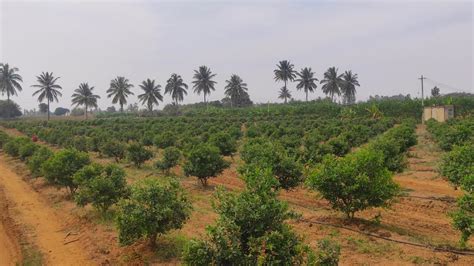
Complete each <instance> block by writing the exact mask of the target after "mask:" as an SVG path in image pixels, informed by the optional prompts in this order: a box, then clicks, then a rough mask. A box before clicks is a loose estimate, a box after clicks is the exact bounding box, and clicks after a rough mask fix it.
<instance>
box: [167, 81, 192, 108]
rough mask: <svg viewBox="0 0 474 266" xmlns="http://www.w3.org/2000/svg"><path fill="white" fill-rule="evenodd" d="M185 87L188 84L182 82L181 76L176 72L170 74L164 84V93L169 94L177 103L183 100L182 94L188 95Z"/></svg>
mask: <svg viewBox="0 0 474 266" xmlns="http://www.w3.org/2000/svg"><path fill="white" fill-rule="evenodd" d="M187 89H188V85H187V84H186V83H184V82H183V78H181V76H180V75H178V74H172V75H171V77H170V78H169V79H168V83H167V84H166V87H165V94H166V93H169V94H171V99H173V101H174V102H175V104H176V105H177V104H178V102H182V101H183V99H184V95H188V92H187V91H186V90H187Z"/></svg>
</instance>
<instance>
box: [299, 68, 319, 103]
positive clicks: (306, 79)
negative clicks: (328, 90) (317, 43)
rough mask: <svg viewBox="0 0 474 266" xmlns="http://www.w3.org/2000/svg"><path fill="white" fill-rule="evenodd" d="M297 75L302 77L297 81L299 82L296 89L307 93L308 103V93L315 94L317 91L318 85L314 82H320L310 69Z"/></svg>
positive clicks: (302, 70)
mask: <svg viewBox="0 0 474 266" xmlns="http://www.w3.org/2000/svg"><path fill="white" fill-rule="evenodd" d="M296 74H297V75H298V76H299V77H300V78H299V79H296V80H295V81H297V82H298V85H296V88H297V89H298V90H301V89H303V90H304V92H305V93H306V101H308V92H314V90H316V88H317V87H318V85H316V83H314V82H315V81H318V79H317V78H315V77H314V72H313V71H311V68H308V67H305V68H303V69H301V72H300V73H296Z"/></svg>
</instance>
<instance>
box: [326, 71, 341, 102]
mask: <svg viewBox="0 0 474 266" xmlns="http://www.w3.org/2000/svg"><path fill="white" fill-rule="evenodd" d="M337 70H338V69H337V68H335V67H330V68H328V70H326V72H325V73H324V79H323V80H321V84H323V86H322V87H321V89H322V90H323V92H324V93H325V94H326V95H328V94H329V95H330V96H331V100H332V101H334V95H335V94H337V95H341V86H342V84H343V83H344V80H343V79H342V74H341V75H338V74H337Z"/></svg>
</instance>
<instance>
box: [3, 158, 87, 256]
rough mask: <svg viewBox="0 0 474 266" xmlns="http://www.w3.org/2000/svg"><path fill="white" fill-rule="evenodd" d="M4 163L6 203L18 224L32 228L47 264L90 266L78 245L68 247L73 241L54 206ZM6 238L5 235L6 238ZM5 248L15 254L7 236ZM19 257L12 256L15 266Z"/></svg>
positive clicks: (4, 243)
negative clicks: (69, 237)
mask: <svg viewBox="0 0 474 266" xmlns="http://www.w3.org/2000/svg"><path fill="white" fill-rule="evenodd" d="M0 159H1V163H0V173H1V174H0V183H1V184H2V186H3V188H4V189H3V193H4V196H5V199H6V200H7V201H8V202H9V205H11V206H9V212H10V213H11V214H12V215H14V219H15V220H16V222H17V223H19V224H21V225H24V226H28V227H31V228H32V231H34V234H35V242H36V243H37V244H38V246H39V248H40V249H41V250H42V251H43V253H44V255H45V262H46V263H47V264H49V265H89V264H91V263H90V261H89V260H88V256H87V255H86V254H84V252H83V250H82V248H81V245H80V244H79V243H78V242H72V243H69V244H65V242H67V241H70V240H73V239H72V238H71V239H68V238H67V237H66V234H67V232H64V227H63V224H62V223H61V221H62V219H61V218H60V217H58V216H57V215H56V211H55V210H54V209H52V208H51V205H50V204H48V203H47V202H45V200H44V199H43V198H42V197H40V195H38V193H36V192H35V191H34V190H33V189H32V188H31V186H30V185H29V184H28V183H26V182H25V181H23V179H22V178H21V177H20V176H18V175H17V174H16V173H14V172H13V171H12V170H11V169H10V168H9V167H7V166H6V164H5V158H4V157H3V156H2V157H1V158H0ZM2 235H3V234H2ZM0 240H2V241H1V243H0V245H1V246H6V248H5V250H10V251H14V250H15V248H14V247H11V245H10V244H11V243H12V242H11V241H7V242H5V239H4V236H2V237H1V238H0ZM16 256H17V255H16V254H14V253H13V254H8V255H7V257H10V258H11V259H10V261H7V263H6V264H11V262H13V261H14V260H15V258H16Z"/></svg>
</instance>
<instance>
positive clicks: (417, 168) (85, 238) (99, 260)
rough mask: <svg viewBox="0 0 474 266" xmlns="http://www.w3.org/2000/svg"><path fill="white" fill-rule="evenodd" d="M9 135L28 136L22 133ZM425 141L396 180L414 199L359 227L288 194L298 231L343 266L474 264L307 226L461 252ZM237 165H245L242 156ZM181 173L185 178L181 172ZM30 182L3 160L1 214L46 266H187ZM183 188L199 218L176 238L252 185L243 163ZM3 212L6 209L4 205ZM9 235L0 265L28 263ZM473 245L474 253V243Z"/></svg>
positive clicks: (450, 198)
mask: <svg viewBox="0 0 474 266" xmlns="http://www.w3.org/2000/svg"><path fill="white" fill-rule="evenodd" d="M9 133H10V134H15V135H18V134H21V133H19V132H16V131H14V130H10V132H9ZM417 134H418V142H419V143H418V145H416V146H415V147H413V148H412V149H411V150H410V155H411V156H410V158H409V165H408V169H407V170H406V171H405V172H403V173H400V174H398V175H396V176H395V180H396V181H397V182H398V183H399V184H400V185H401V186H402V188H403V189H404V190H405V194H406V196H405V197H401V198H400V199H399V200H398V202H396V203H395V204H394V205H393V206H392V207H391V208H390V209H373V210H368V211H364V212H362V213H359V214H357V215H356V216H357V217H358V219H357V220H356V221H355V222H354V223H351V224H347V223H346V222H345V221H344V219H343V216H342V215H340V214H339V213H337V212H334V211H332V210H331V209H330V206H329V204H328V203H327V202H326V201H325V200H323V199H319V198H318V197H317V194H316V193H314V192H312V191H309V190H307V189H304V188H298V189H296V190H294V191H291V192H282V195H281V198H282V199H283V200H286V201H288V202H289V203H290V206H291V208H293V209H295V210H297V211H298V212H300V213H301V214H302V216H303V219H304V220H300V221H292V222H291V224H292V225H293V226H294V227H295V229H296V230H297V232H298V233H299V234H300V235H302V236H303V237H304V239H305V241H306V242H307V243H308V244H309V245H310V246H311V247H313V248H315V249H316V247H317V241H318V240H320V239H323V238H325V237H328V236H329V237H331V238H333V239H335V240H336V241H337V242H339V243H340V245H341V261H340V263H341V265H410V264H422V265H474V256H465V255H455V254H452V253H448V252H436V251H433V250H431V249H427V248H422V247H413V246H408V245H404V244H398V243H394V242H389V241H386V240H382V239H379V238H374V237H370V236H365V235H363V234H359V233H356V232H351V231H348V230H345V229H341V228H335V227H331V226H326V225H312V224H310V223H308V222H307V221H316V222H325V223H332V224H336V225H342V226H346V227H349V228H351V229H356V230H360V231H364V232H370V233H373V234H376V235H380V236H384V237H388V238H392V239H397V240H402V241H408V242H415V243H423V244H437V245H446V244H449V245H451V246H455V245H456V244H457V242H458V240H459V233H458V232H457V231H456V230H453V229H452V227H451V224H450V219H449V217H448V216H447V214H448V213H449V212H450V211H451V210H453V209H454V208H455V202H454V201H455V198H456V197H458V196H459V195H460V194H461V193H460V191H456V190H454V189H453V188H452V187H451V186H450V185H449V184H448V183H447V182H446V181H445V180H443V179H442V178H441V177H440V176H439V175H438V173H437V172H436V168H437V164H438V162H439V159H440V157H441V155H442V153H441V152H440V151H439V150H438V149H437V148H436V145H434V143H433V142H432V141H431V140H430V139H429V136H428V134H427V132H426V129H425V128H424V127H423V126H419V127H418V128H417ZM95 160H97V159H96V158H95ZM100 161H101V162H108V161H109V160H107V159H100ZM235 162H238V157H237V158H235ZM123 166H124V167H126V168H125V169H126V171H127V173H128V176H129V177H131V178H130V180H129V181H130V182H132V181H135V180H137V179H140V178H142V177H145V176H149V175H150V174H151V173H153V172H152V171H153V170H151V168H150V167H149V165H146V166H144V167H143V169H140V170H137V169H134V168H133V167H128V166H127V165H123ZM174 170H175V172H176V173H178V174H179V173H181V171H180V169H178V168H177V169H174ZM27 175H28V172H27V170H26V169H25V168H24V166H23V163H21V162H18V161H17V160H12V159H10V158H7V157H6V156H5V155H0V200H3V199H6V201H7V203H8V210H9V211H8V212H3V211H2V212H1V213H0V217H1V218H2V221H3V220H4V218H5V217H2V216H1V215H4V216H5V213H7V214H8V216H9V218H11V219H12V220H14V221H15V223H17V224H21V225H26V226H27V227H28V228H29V229H30V230H29V233H28V236H29V237H30V238H31V239H32V241H33V242H34V243H36V244H37V246H38V248H39V249H40V250H41V251H42V252H43V254H44V258H45V262H46V264H49V265H79V264H82V265H91V264H94V265H100V264H113V265H116V264H145V263H151V264H154V265H157V264H166V265H174V264H179V260H177V259H176V258H171V259H166V260H163V259H162V258H158V257H157V256H156V255H154V254H153V253H152V252H150V251H149V250H148V249H147V248H146V247H144V246H143V245H141V243H138V244H136V245H134V246H132V247H127V248H121V247H119V246H118V244H117V233H116V231H115V229H114V227H113V223H112V222H111V221H102V220H100V219H99V218H98V217H97V214H96V213H95V212H94V211H92V210H91V209H90V208H85V209H84V208H78V207H76V206H75V204H74V203H73V202H72V201H71V200H70V199H68V197H67V194H66V193H65V191H62V190H57V189H55V188H53V187H51V186H48V185H46V184H45V183H44V181H43V180H41V179H40V180H30V179H25V178H26V177H27ZM24 180H28V181H24ZM181 182H182V184H183V187H184V188H185V189H186V190H187V191H188V193H189V195H190V198H191V199H192V201H193V205H194V212H193V214H192V217H191V218H190V219H189V221H188V223H187V224H186V225H185V226H184V228H183V229H182V230H180V231H177V232H172V233H171V235H173V236H176V235H180V236H184V237H186V238H189V237H196V236H200V235H202V234H203V233H204V232H205V227H206V225H208V224H211V223H213V222H214V220H215V219H216V214H215V213H214V211H213V210H212V207H211V203H210V202H211V198H212V194H213V192H214V188H215V187H216V186H218V185H222V186H224V187H226V188H228V189H230V190H236V191H238V190H240V189H242V188H243V186H244V183H243V182H242V180H240V179H239V178H238V175H237V173H236V163H233V165H232V167H231V168H230V169H227V170H226V171H224V173H223V174H222V175H221V176H219V177H217V178H214V179H212V180H210V181H209V188H207V189H203V188H202V187H201V186H200V184H199V183H198V182H197V181H196V179H195V178H192V177H187V178H182V179H181ZM2 194H3V197H1V195H2ZM0 203H1V202H0ZM0 207H2V209H1V210H3V208H4V205H1V206H0ZM376 216H380V220H381V224H380V225H374V223H373V222H372V221H374V217H376ZM2 226H3V227H2ZM9 226H10V225H9ZM8 228H9V227H7V229H6V230H9V229H8ZM6 230H5V226H4V224H3V225H0V257H1V258H6V262H5V263H4V262H3V261H0V265H4V264H5V265H9V264H14V262H15V261H17V260H18V258H19V256H20V252H19V248H18V244H16V242H15V237H14V236H13V238H12V236H10V235H11V234H7V232H9V231H6ZM68 233H69V234H68ZM17 239H19V238H17ZM76 239H77V241H75V242H71V243H69V244H66V245H65V244H64V243H66V242H68V241H71V240H76ZM469 244H470V245H471V246H472V245H473V244H474V241H472V240H471V241H470V242H469ZM163 248H164V249H166V248H167V247H163Z"/></svg>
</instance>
